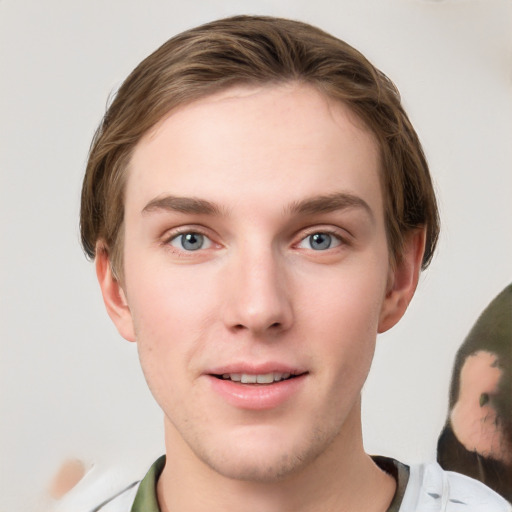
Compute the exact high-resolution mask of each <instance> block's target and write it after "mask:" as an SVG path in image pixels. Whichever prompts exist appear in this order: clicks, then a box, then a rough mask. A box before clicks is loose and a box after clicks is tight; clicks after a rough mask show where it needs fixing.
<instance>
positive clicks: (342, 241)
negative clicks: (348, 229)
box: [295, 226, 350, 252]
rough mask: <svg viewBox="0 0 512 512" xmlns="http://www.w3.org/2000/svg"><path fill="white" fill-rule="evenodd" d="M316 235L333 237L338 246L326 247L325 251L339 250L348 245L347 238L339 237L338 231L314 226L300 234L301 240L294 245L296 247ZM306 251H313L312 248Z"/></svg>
mask: <svg viewBox="0 0 512 512" xmlns="http://www.w3.org/2000/svg"><path fill="white" fill-rule="evenodd" d="M316 234H322V235H329V236H331V237H333V238H334V239H335V240H336V241H337V242H338V245H336V246H335V247H328V248H327V249H326V250H329V249H336V248H339V247H340V246H348V245H350V243H349V240H348V237H347V236H344V235H341V234H340V231H339V230H337V229H333V228H328V227H326V228H323V227H318V226H315V227H314V228H311V229H309V230H306V233H305V234H301V238H300V240H299V242H298V243H297V244H295V245H296V246H297V245H299V244H301V243H302V242H304V241H305V240H307V239H308V238H309V237H311V236H312V235H316ZM308 250H312V251H314V249H312V248H311V249H308ZM315 252H325V251H318V250H317V251H315Z"/></svg>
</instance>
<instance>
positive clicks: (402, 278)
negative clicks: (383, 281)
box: [378, 228, 426, 333]
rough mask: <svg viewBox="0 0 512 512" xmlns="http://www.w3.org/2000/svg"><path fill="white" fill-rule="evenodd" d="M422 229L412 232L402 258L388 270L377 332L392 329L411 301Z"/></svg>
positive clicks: (420, 255) (421, 249) (418, 268)
mask: <svg viewBox="0 0 512 512" xmlns="http://www.w3.org/2000/svg"><path fill="white" fill-rule="evenodd" d="M425 236H426V231H425V229H424V228H421V229H416V230H414V231H412V232H411V233H410V234H409V235H408V236H407V238H406V240H405V242H404V250H403V253H402V258H401V259H400V261H398V262H397V264H396V265H395V266H392V267H391V268H390V270H389V277H388V285H387V290H386V297H385V298H384V302H383V304H382V309H381V313H380V318H379V328H378V332H379V333H382V332H385V331H387V330H389V329H391V327H393V326H394V325H395V324H396V323H397V322H398V321H399V320H400V318H402V316H403V315H404V313H405V311H406V310H407V307H408V306H409V303H410V302H411V300H412V297H413V295H414V292H415V291H416V286H417V285H418V279H419V277H420V271H421V262H422V260H423V253H424V251H425Z"/></svg>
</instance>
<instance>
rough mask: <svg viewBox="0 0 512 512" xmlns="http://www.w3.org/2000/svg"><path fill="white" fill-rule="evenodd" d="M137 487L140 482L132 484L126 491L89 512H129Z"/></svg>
mask: <svg viewBox="0 0 512 512" xmlns="http://www.w3.org/2000/svg"><path fill="white" fill-rule="evenodd" d="M139 485H140V482H136V483H134V484H132V485H131V486H130V487H128V488H127V489H125V490H123V491H121V492H120V493H119V494H117V495H116V496H114V497H112V498H110V499H109V500H108V501H107V502H105V503H103V504H100V505H98V506H97V507H96V508H94V509H93V510H92V511H91V512H130V510H131V509H132V505H133V501H134V500H135V496H136V495H137V491H138V489H139Z"/></svg>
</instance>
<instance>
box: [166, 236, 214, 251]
mask: <svg viewBox="0 0 512 512" xmlns="http://www.w3.org/2000/svg"><path fill="white" fill-rule="evenodd" d="M170 244H171V245H172V246H173V247H176V248H178V249H182V250H185V251H198V250H199V249H207V248H208V247H210V245H211V242H210V239H209V238H208V237H206V236H204V235H201V233H193V232H191V233H182V234H181V235H178V236H176V237H174V238H173V239H172V240H171V242H170Z"/></svg>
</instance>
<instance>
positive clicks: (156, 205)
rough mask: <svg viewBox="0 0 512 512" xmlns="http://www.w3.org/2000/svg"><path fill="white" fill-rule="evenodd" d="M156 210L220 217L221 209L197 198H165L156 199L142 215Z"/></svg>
mask: <svg viewBox="0 0 512 512" xmlns="http://www.w3.org/2000/svg"><path fill="white" fill-rule="evenodd" d="M155 210H167V211H174V212H180V213H194V214H197V215H220V213H221V211H220V208H219V207H218V206H217V205H216V204H215V203H212V202H210V201H206V200H205V199H198V198H195V197H177V196H164V197H156V198H155V199H152V200H151V201H149V203H148V204H147V205H146V206H144V208H143V209H142V213H150V212H153V211H155Z"/></svg>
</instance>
